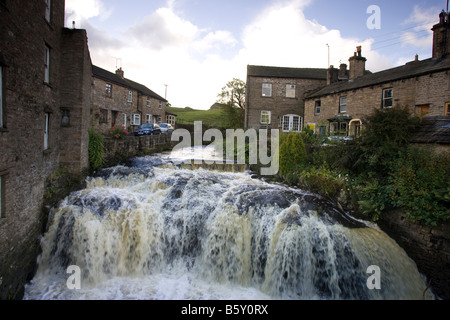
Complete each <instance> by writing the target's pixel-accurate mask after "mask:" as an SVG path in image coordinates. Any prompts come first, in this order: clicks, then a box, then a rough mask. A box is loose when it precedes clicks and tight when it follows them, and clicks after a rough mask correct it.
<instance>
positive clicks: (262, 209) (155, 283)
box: [25, 156, 433, 300]
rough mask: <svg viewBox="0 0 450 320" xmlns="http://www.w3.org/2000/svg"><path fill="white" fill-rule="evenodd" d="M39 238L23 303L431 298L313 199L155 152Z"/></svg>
mask: <svg viewBox="0 0 450 320" xmlns="http://www.w3.org/2000/svg"><path fill="white" fill-rule="evenodd" d="M41 246H42V254H41V255H40V256H39V258H38V271H37V273H36V275H35V277H34V279H33V280H32V281H31V282H30V283H29V284H27V286H26V290H25V299H177V300H180V299H181V300H184V299H197V300H201V299H238V300H239V299H255V300H262V299H423V298H427V299H432V298H433V296H432V295H431V294H430V293H429V292H428V291H427V292H426V294H425V296H424V292H425V289H426V284H425V283H424V279H423V278H422V276H421V274H420V273H419V272H418V270H417V267H416V265H415V263H414V262H413V261H412V260H411V259H410V258H409V257H408V256H407V255H406V253H405V252H404V251H403V250H402V249H401V248H400V247H399V246H398V245H397V244H396V243H395V242H394V241H393V240H392V239H391V238H389V237H388V236H387V235H386V234H385V233H383V232H382V231H380V230H379V229H378V228H377V227H376V226H375V225H373V224H371V223H368V222H365V221H360V220H356V219H354V218H352V217H350V216H348V215H346V214H344V213H342V212H341V211H340V210H338V209H336V208H335V207H334V206H333V204H332V203H330V202H328V201H327V200H325V199H323V198H321V197H320V196H318V195H315V194H311V193H307V192H304V191H301V190H298V189H292V188H289V187H286V186H283V185H279V184H274V183H268V182H265V181H263V180H261V179H254V178H252V176H251V175H250V173H248V172H219V171H211V170H204V169H202V168H198V169H196V170H192V169H186V168H183V167H182V166H180V165H177V164H174V163H173V162H171V161H170V160H168V159H165V158H162V157H156V156H149V157H142V158H136V159H132V160H131V161H130V163H129V164H128V165H127V166H117V167H114V168H108V169H104V170H102V171H101V172H99V173H98V174H96V175H94V176H92V177H90V178H88V180H87V186H86V188H85V189H84V190H80V191H77V192H74V193H72V194H71V195H70V196H68V197H67V198H66V199H64V201H63V202H62V203H61V204H60V205H59V206H58V207H57V208H55V209H54V211H53V212H52V216H51V217H50V220H49V225H48V230H47V232H46V233H45V234H44V235H43V236H42V239H41ZM373 265H375V266H378V267H379V269H380V281H381V288H380V289H379V290H378V289H369V288H368V286H367V281H368V278H369V277H370V276H371V274H369V273H368V272H367V269H368V267H369V266H373ZM69 266H77V267H78V268H79V270H80V271H81V272H80V275H81V277H80V278H81V279H80V280H81V286H80V288H79V289H70V288H69V287H68V286H67V280H68V277H69V276H70V274H68V273H67V268H68V267H69Z"/></svg>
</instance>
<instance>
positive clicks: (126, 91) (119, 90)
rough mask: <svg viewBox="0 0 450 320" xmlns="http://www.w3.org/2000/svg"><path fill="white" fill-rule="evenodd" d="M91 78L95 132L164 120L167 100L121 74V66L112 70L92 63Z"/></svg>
mask: <svg viewBox="0 0 450 320" xmlns="http://www.w3.org/2000/svg"><path fill="white" fill-rule="evenodd" d="M92 79H93V90H92V110H91V112H92V115H91V125H92V127H93V128H95V129H96V130H97V131H98V132H100V133H106V132H107V131H108V130H109V129H111V128H112V127H114V126H121V127H125V128H127V129H128V131H129V132H133V131H135V130H136V129H137V128H138V127H139V126H140V125H141V124H143V123H158V122H164V121H166V119H167V112H166V104H167V100H166V99H164V98H162V97H161V96H159V95H158V94H156V93H155V92H153V91H152V90H150V89H149V88H147V87H146V86H144V85H142V84H140V83H137V82H135V81H132V80H129V79H127V78H125V77H124V71H123V70H122V68H119V69H117V70H116V72H115V73H112V72H109V71H107V70H104V69H102V68H99V67H97V66H92ZM171 120H172V118H171Z"/></svg>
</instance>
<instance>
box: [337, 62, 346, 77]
mask: <svg viewBox="0 0 450 320" xmlns="http://www.w3.org/2000/svg"><path fill="white" fill-rule="evenodd" d="M338 79H339V80H348V75H347V65H346V64H345V63H341V65H340V66H339V76H338Z"/></svg>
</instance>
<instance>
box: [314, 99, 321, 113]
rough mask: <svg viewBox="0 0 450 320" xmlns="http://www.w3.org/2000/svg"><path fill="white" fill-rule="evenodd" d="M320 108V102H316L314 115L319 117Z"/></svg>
mask: <svg viewBox="0 0 450 320" xmlns="http://www.w3.org/2000/svg"><path fill="white" fill-rule="evenodd" d="M321 106H322V102H321V101H320V100H317V101H316V103H315V106H314V114H315V115H319V114H320V107H321Z"/></svg>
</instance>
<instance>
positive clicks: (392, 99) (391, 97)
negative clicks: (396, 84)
mask: <svg viewBox="0 0 450 320" xmlns="http://www.w3.org/2000/svg"><path fill="white" fill-rule="evenodd" d="M389 91H390V92H391V96H390V97H387V98H386V95H385V92H389ZM382 94H383V95H382V102H381V107H382V108H383V109H384V108H392V107H393V106H394V89H393V88H385V89H383V93H382ZM389 100H390V101H391V102H390V103H391V105H390V106H388V105H386V101H389Z"/></svg>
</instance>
